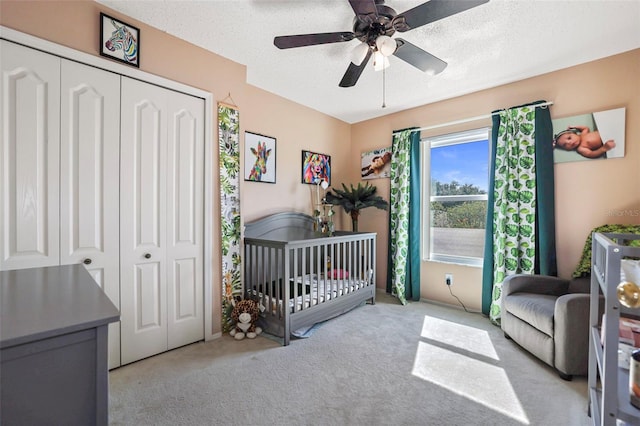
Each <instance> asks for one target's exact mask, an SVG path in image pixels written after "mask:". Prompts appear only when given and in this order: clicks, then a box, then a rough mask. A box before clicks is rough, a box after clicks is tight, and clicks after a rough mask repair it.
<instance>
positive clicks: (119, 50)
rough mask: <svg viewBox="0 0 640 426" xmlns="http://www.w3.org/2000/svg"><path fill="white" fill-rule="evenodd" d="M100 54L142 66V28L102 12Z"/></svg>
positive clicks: (128, 63)
mask: <svg viewBox="0 0 640 426" xmlns="http://www.w3.org/2000/svg"><path fill="white" fill-rule="evenodd" d="M99 52H100V55H102V56H106V57H107V58H111V59H115V60H116V61H120V62H124V63H125V64H127V65H132V66H134V67H138V68H140V30H139V29H138V28H136V27H134V26H133V25H129V24H125V23H124V22H122V21H119V20H117V19H116V18H112V17H111V16H109V15H105V14H104V13H100V48H99Z"/></svg>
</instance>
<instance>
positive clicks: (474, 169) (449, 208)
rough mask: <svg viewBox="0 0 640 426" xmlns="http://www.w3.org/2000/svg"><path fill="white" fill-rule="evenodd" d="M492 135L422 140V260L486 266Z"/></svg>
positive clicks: (480, 133) (478, 133)
mask: <svg viewBox="0 0 640 426" xmlns="http://www.w3.org/2000/svg"><path fill="white" fill-rule="evenodd" d="M488 136H489V129H486V128H485V129H478V130H473V131H468V132H460V133H452V134H448V135H444V136H439V137H434V138H427V139H423V142H426V143H423V144H422V146H423V162H422V164H423V176H424V179H425V184H424V185H423V188H424V196H423V200H425V202H424V205H423V214H424V220H423V223H424V224H425V226H424V228H423V244H424V247H423V257H424V258H425V260H439V261H445V262H455V263H462V264H467V265H482V258H483V252H484V235H485V224H486V215H487V188H488V186H489V184H488V182H489V178H488V176H489V175H488V170H489V167H488V164H489V137H488Z"/></svg>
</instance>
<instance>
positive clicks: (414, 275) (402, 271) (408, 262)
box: [387, 129, 420, 305]
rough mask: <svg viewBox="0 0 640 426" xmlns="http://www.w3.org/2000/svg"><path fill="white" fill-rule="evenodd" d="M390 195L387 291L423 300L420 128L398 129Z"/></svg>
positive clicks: (400, 297)
mask: <svg viewBox="0 0 640 426" xmlns="http://www.w3.org/2000/svg"><path fill="white" fill-rule="evenodd" d="M391 151H392V157H391V173H390V178H391V179H390V180H391V183H390V196H389V205H390V207H389V251H388V253H389V254H388V261H387V292H388V293H391V294H393V295H394V296H396V297H397V298H398V299H399V300H400V302H401V303H402V304H403V305H405V304H406V303H407V300H420V131H418V130H415V129H405V130H402V131H398V132H394V136H393V142H392V148H391Z"/></svg>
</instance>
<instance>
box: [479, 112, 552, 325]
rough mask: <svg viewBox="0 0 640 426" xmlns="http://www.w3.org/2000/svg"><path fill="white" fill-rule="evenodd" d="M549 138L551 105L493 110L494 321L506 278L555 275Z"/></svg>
mask: <svg viewBox="0 0 640 426" xmlns="http://www.w3.org/2000/svg"><path fill="white" fill-rule="evenodd" d="M541 102H542V101H541ZM551 141H552V127H551V116H550V114H549V110H548V108H545V107H536V106H535V104H532V105H527V106H521V107H514V108H511V109H508V110H503V111H500V112H499V113H494V116H493V129H492V141H491V142H492V158H491V171H492V173H491V175H490V181H489V200H488V206H487V208H488V214H487V228H486V240H485V251H484V253H485V255H484V268H483V301H482V302H483V303H482V309H483V312H484V313H486V314H488V315H489V318H490V320H491V321H492V322H493V323H495V324H499V323H500V316H501V306H500V296H501V290H502V282H503V281H504V279H505V278H506V277H507V276H509V275H512V274H534V273H535V274H539V273H542V274H545V275H556V274H557V269H556V257H555V222H554V211H555V203H554V178H553V146H552V143H551Z"/></svg>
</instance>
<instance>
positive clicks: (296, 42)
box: [273, 0, 489, 87]
mask: <svg viewBox="0 0 640 426" xmlns="http://www.w3.org/2000/svg"><path fill="white" fill-rule="evenodd" d="M488 2H489V0H457V1H456V0H430V1H428V2H426V3H423V4H421V5H418V6H416V7H414V8H413V9H409V10H407V11H406V12H403V13H400V14H398V13H396V11H395V10H393V9H392V8H390V7H389V6H386V5H385V4H384V0H349V3H350V4H351V8H352V9H353V11H354V13H355V14H356V16H355V18H354V21H353V31H345V32H334V33H318V34H299V35H288V36H278V37H275V38H274V39H273V44H274V45H275V46H276V47H278V48H279V49H290V48H293V47H303V46H313V45H317V44H326V43H337V42H343V41H351V40H353V39H354V38H356V39H358V40H360V41H361V42H362V44H360V45H358V46H357V47H356V49H354V52H353V56H354V58H353V60H352V62H351V63H350V64H349V67H348V68H347V71H346V72H345V74H344V76H343V77H342V80H341V81H340V84H339V86H340V87H351V86H354V85H355V84H356V83H357V82H358V79H359V78H360V75H361V74H362V71H363V70H364V68H365V66H366V65H367V63H368V62H369V59H370V58H371V56H372V55H376V56H379V55H382V57H381V58H376V59H377V60H378V61H382V66H381V67H384V66H385V65H384V61H385V60H386V56H390V55H394V56H395V57H397V58H400V59H402V60H403V61H405V62H407V63H408V64H410V65H413V66H414V67H416V68H418V69H420V70H422V71H424V72H428V73H430V74H434V75H435V74H438V73H440V72H442V71H443V70H444V69H445V68H446V66H447V63H446V62H445V61H443V60H442V59H439V58H437V57H435V56H433V55H432V54H430V53H428V52H425V51H424V50H422V49H421V48H419V47H418V46H416V45H414V44H411V43H409V42H408V41H406V40H404V39H402V38H399V37H396V38H391V36H392V35H393V34H394V33H395V32H396V31H398V32H401V33H404V32H406V31H409V30H412V29H414V28H418V27H420V26H422V25H425V24H429V23H431V22H435V21H437V20H439V19H442V18H446V17H447V16H451V15H455V14H456V13H460V12H464V11H465V10H468V9H471V8H473V7H476V6H479V5H481V4H484V3H488ZM374 61H375V59H374ZM376 66H377V64H376Z"/></svg>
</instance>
